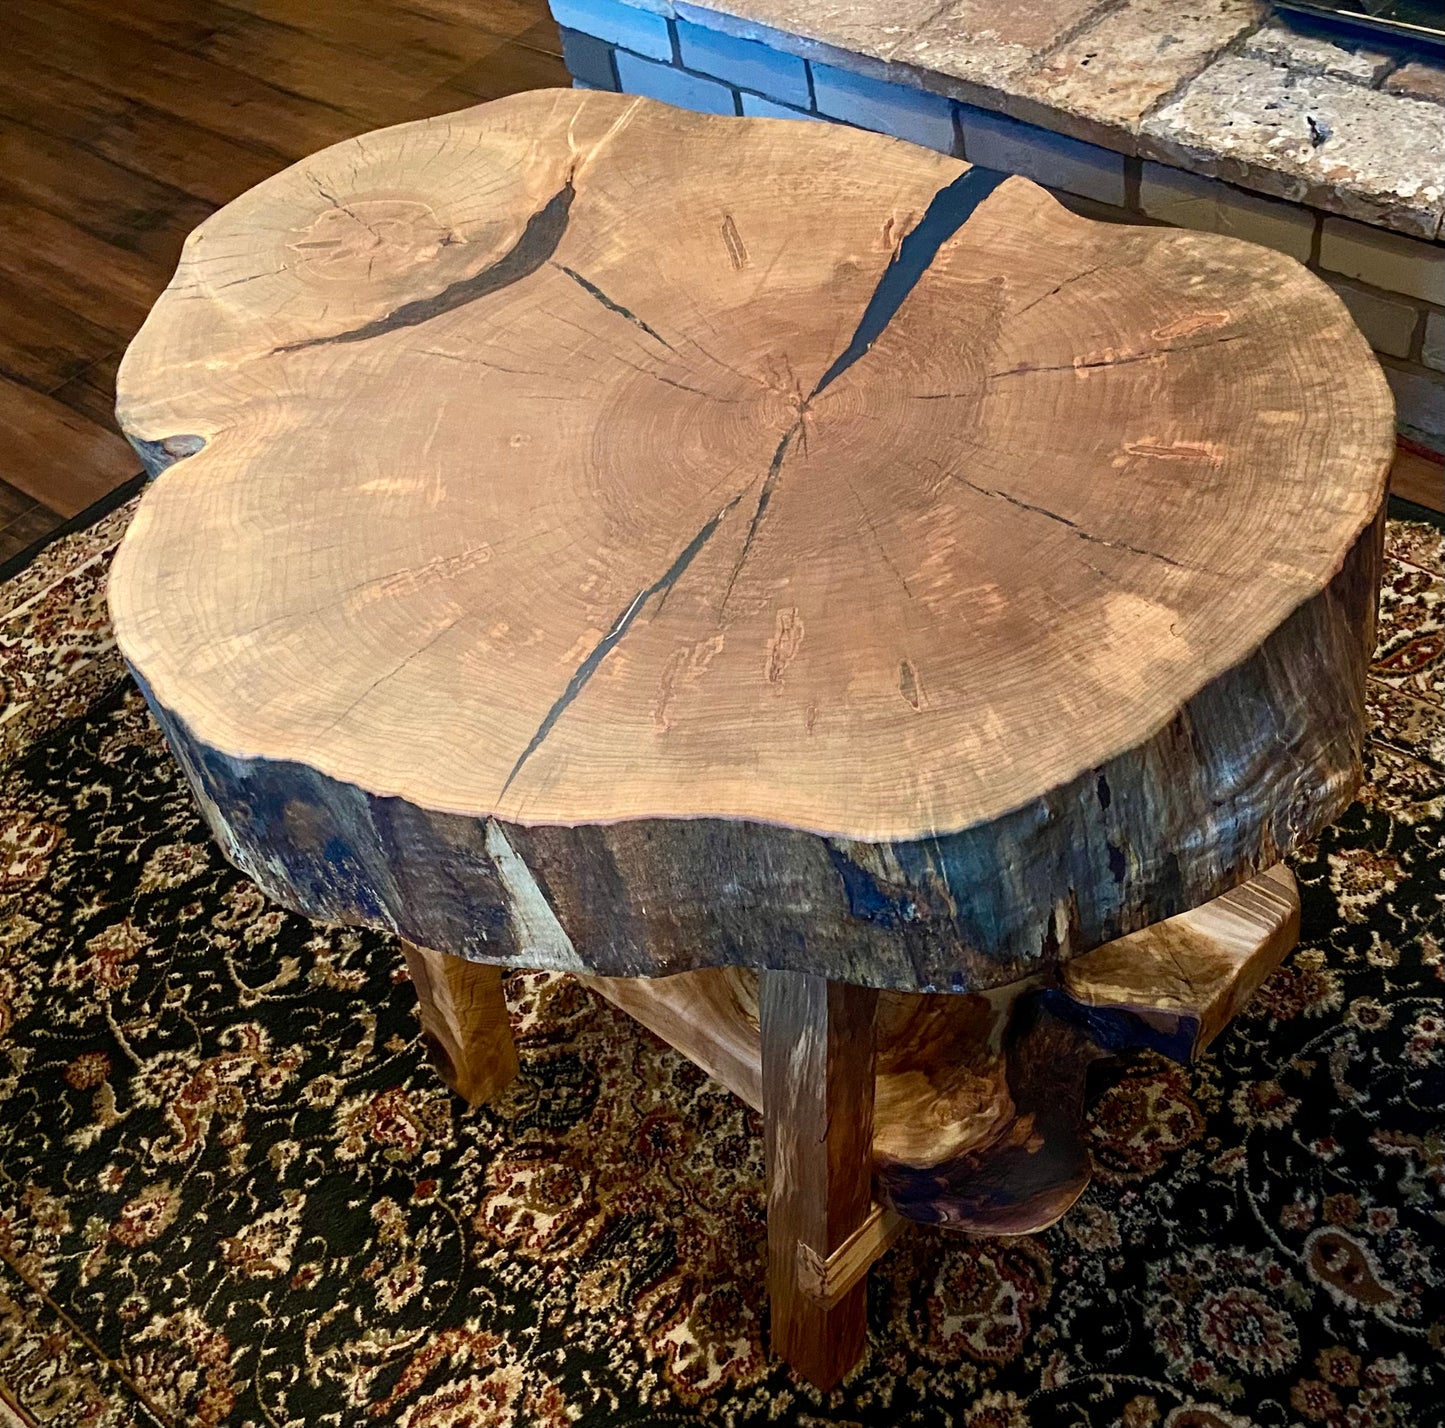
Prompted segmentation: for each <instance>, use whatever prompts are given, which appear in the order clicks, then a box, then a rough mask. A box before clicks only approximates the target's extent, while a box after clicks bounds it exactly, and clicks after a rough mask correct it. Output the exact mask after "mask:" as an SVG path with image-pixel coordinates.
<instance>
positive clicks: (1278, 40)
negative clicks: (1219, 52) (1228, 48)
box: [1244, 20, 1394, 84]
mask: <svg viewBox="0 0 1445 1428" xmlns="http://www.w3.org/2000/svg"><path fill="white" fill-rule="evenodd" d="M1331 33H1332V34H1333V33H1335V32H1333V31H1332V32H1331ZM1244 53H1245V54H1247V55H1253V56H1254V57H1255V58H1256V59H1264V60H1269V61H1270V63H1271V64H1278V65H1284V66H1285V67H1286V68H1288V69H1292V70H1294V71H1295V72H1296V73H1298V74H1328V75H1331V76H1332V77H1333V78H1335V79H1350V80H1354V82H1355V83H1356V84H1373V83H1374V82H1375V81H1376V80H1377V79H1379V78H1380V76H1381V75H1382V74H1384V73H1385V71H1386V70H1387V69H1389V68H1390V65H1391V64H1392V63H1393V62H1394V61H1393V59H1392V58H1391V56H1389V55H1387V54H1381V53H1380V52H1379V51H1378V50H1372V49H1368V48H1366V47H1364V46H1359V47H1356V46H1354V45H1349V46H1348V47H1347V46H1346V45H1343V44H1337V43H1335V41H1334V40H1332V39H1327V38H1326V37H1325V35H1324V34H1323V33H1321V32H1319V31H1316V30H1314V29H1313V28H1312V27H1308V26H1302V25H1295V24H1289V23H1286V22H1285V21H1283V20H1275V21H1273V22H1272V23H1270V24H1268V25H1266V26H1264V28H1263V29H1261V30H1259V31H1257V32H1256V33H1255V34H1253V35H1251V36H1250V37H1249V38H1248V39H1247V40H1246V41H1245V42H1244Z"/></svg>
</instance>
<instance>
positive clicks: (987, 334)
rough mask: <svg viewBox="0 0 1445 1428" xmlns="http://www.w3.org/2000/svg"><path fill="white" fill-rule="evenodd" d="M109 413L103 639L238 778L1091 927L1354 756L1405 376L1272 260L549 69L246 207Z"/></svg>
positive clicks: (1211, 876) (170, 308)
mask: <svg viewBox="0 0 1445 1428" xmlns="http://www.w3.org/2000/svg"><path fill="white" fill-rule="evenodd" d="M118 391H119V414H120V418H121V421H122V424H123V427H124V429H125V430H126V432H127V433H128V435H130V437H131V438H132V440H133V441H135V442H136V443H137V444H138V445H139V446H140V447H141V449H142V450H143V451H144V452H146V453H148V454H149V455H150V456H151V458H152V460H153V463H154V464H155V466H156V467H157V468H160V467H165V469H164V470H163V471H162V472H161V474H160V475H159V476H158V479H157V480H156V481H155V482H154V484H153V486H152V487H151V489H150V491H149V493H148V494H147V496H146V498H145V499H144V501H143V502H142V503H141V506H140V509H139V512H138V514H137V516H136V519H135V521H134V523H133V524H132V526H131V528H130V531H129V533H128V535H127V537H126V540H125V542H124V545H123V547H122V549H121V551H120V554H119V556H118V558H117V561H116V564H115V570H114V574H113V577H112V584H111V597H110V598H111V605H112V610H113V613H114V619H115V625H116V630H117V636H118V639H119V642H120V645H121V648H122V650H123V652H124V654H125V656H126V658H127V660H128V661H129V662H130V664H131V666H132V668H133V669H134V670H135V671H136V673H137V675H138V677H139V678H140V679H141V681H142V682H143V684H144V686H145V687H146V689H147V691H148V693H149V695H150V697H151V699H152V702H153V705H154V706H155V707H156V708H157V709H158V711H162V712H163V713H164V716H165V719H166V721H167V727H168V729H169V730H171V731H172V733H173V736H175V737H184V738H185V739H186V740H188V741H190V742H191V743H193V744H194V746H195V747H196V748H197V749H199V750H202V751H204V752H205V753H206V754H207V755H214V756H215V757H216V758H217V759H221V760H229V761H231V762H232V763H233V764H235V765H236V767H240V766H245V767H246V768H249V769H255V768H258V767H261V766H267V767H270V768H272V769H282V768H285V769H300V770H304V771H305V772H306V776H307V777H308V778H313V779H320V780H322V781H329V782H330V783H332V784H335V785H336V786H337V787H340V788H344V789H346V790H350V791H351V793H352V794H355V795H356V796H359V797H364V798H366V799H370V800H390V801H395V802H398V803H400V804H402V805H405V806H406V807H407V808H409V809H411V810H413V811H414V812H415V813H416V814H417V816H419V817H432V816H436V817H441V818H457V819H463V820H489V821H494V822H495V823H496V824H497V825H498V826H499V827H501V828H503V829H507V830H518V831H525V830H533V831H534V832H537V833H538V836H541V833H540V830H547V829H555V830H561V829H583V828H587V827H598V826H613V825H620V824H642V825H646V826H647V827H651V828H659V827H661V826H666V827H667V828H669V829H671V830H673V833H674V834H675V835H676V836H682V835H681V834H680V833H679V832H678V830H681V829H682V828H683V827H684V826H685V825H686V824H687V823H688V822H690V821H697V820H702V821H722V822H724V823H728V824H732V825H736V826H737V827H747V828H754V829H759V828H768V827H770V828H773V829H776V830H786V831H789V832H800V833H806V834H809V835H814V836H819V837H822V838H826V839H834V840H843V841H844V842H846V843H847V844H848V845H849V846H852V845H855V844H856V845H860V846H863V847H864V848H865V849H867V848H873V849H876V848H878V847H887V846H890V845H893V844H899V843H902V844H906V845H908V846H910V847H917V846H921V845H922V844H923V843H926V842H927V841H928V840H930V839H939V838H944V837H949V836H953V835H958V836H962V835H964V834H970V833H972V834H977V835H978V837H979V838H980V839H985V838H987V839H990V840H992V842H993V843H996V844H1000V846H1001V851H1000V852H999V853H998V858H999V859H1000V860H1001V861H1000V862H999V866H1000V867H1003V868H1011V867H1017V866H1020V863H1021V860H1022V862H1025V863H1032V864H1033V865H1035V866H1034V872H1033V873H1031V874H1030V875H1029V878H1028V879H1024V881H1027V882H1028V883H1029V885H1028V887H1025V886H1024V881H1020V882H1019V884H1018V886H1016V887H1013V888H1012V889H1011V893H1010V895H1011V896H1015V898H1016V899H1017V898H1023V899H1025V900H1032V901H1035V902H1038V903H1041V906H1042V908H1043V909H1044V911H1045V913H1046V915H1047V916H1049V917H1054V913H1055V912H1057V913H1058V916H1057V917H1056V918H1054V920H1055V922H1056V923H1059V924H1060V925H1062V924H1065V923H1067V924H1069V925H1071V926H1072V925H1076V924H1077V926H1078V928H1081V929H1085V930H1079V931H1078V940H1079V943H1080V945H1083V943H1085V942H1088V943H1089V944H1090V945H1093V944H1095V943H1097V941H1098V940H1100V938H1101V936H1102V934H1103V933H1104V932H1105V931H1107V932H1109V933H1111V935H1119V934H1120V933H1121V932H1123V931H1128V930H1131V928H1133V927H1137V926H1142V925H1144V924H1145V922H1147V921H1149V920H1153V919H1154V918H1155V917H1158V916H1168V915H1173V914H1174V913H1177V912H1180V911H1183V910H1184V909H1185V908H1186V907H1187V906H1192V905H1194V904H1196V903H1197V902H1200V901H1203V900H1205V899H1206V898H1208V897H1212V896H1215V895H1217V894H1218V893H1219V892H1221V891H1223V890H1224V888H1225V887H1227V886H1230V885H1232V884H1233V883H1234V882H1237V881H1238V880H1239V879H1240V878H1241V877H1244V876H1247V875H1248V874H1249V873H1250V872H1253V871H1257V870H1258V869H1260V868H1262V867H1265V866H1268V865H1269V864H1270V863H1272V862H1274V861H1275V860H1276V859H1277V858H1278V856H1279V855H1280V854H1281V852H1283V851H1287V850H1288V847H1289V846H1291V845H1292V843H1293V842H1294V841H1295V840H1296V839H1297V838H1298V837H1301V836H1308V834H1309V833H1310V832H1311V831H1312V830H1313V829H1314V828H1316V827H1317V826H1318V825H1319V824H1320V822H1321V821H1322V820H1323V819H1325V818H1327V817H1329V816H1332V815H1333V813H1334V812H1335V811H1337V810H1338V808H1339V807H1340V806H1341V804H1342V801H1343V799H1344V798H1346V797H1347V796H1348V792H1349V789H1350V788H1351V787H1352V786H1353V781H1354V779H1355V778H1356V777H1357V774H1358V758H1359V740H1360V736H1361V733H1362V730H1363V718H1364V715H1363V701H1362V698H1361V697H1360V696H1359V693H1358V689H1357V686H1358V685H1359V683H1360V681H1361V679H1362V673H1361V670H1362V660H1363V658H1365V657H1367V656H1368V646H1369V642H1370V639H1371V632H1372V629H1373V599H1374V586H1373V583H1372V582H1373V581H1374V580H1375V579H1376V578H1377V573H1376V572H1377V560H1378V530H1379V516H1380V512H1381V510H1382V503H1383V499H1384V490H1385V479H1386V472H1387V469H1388V465H1389V460H1390V457H1391V455H1392V452H1393V433H1392V425H1391V403H1390V397H1389V394H1388V390H1387V388H1386V386H1385V383H1384V380H1383V378H1382V376H1381V374H1380V372H1379V369H1378V367H1377V366H1376V364H1375V362H1374V360H1373V358H1372V357H1371V355H1370V353H1369V351H1368V348H1367V346H1366V344H1365V342H1364V339H1363V338H1362V337H1361V336H1360V335H1359V333H1358V332H1357V331H1356V329H1355V327H1354V325H1353V323H1352V322H1351V320H1350V318H1349V316H1348V314H1347V313H1346V311H1345V309H1344V307H1343V305H1342V304H1341V303H1340V302H1339V300H1338V299H1337V298H1336V297H1335V296H1334V295H1333V294H1332V293H1330V292H1329V290H1328V289H1327V288H1325V287H1324V285H1323V284H1321V283H1320V282H1319V281H1318V280H1317V279H1316V278H1314V277H1313V276H1311V275H1310V274H1309V273H1308V272H1306V271H1305V270H1304V269H1303V268H1302V267H1300V266H1299V265H1298V264H1297V263H1295V262H1293V261H1292V260H1290V259H1288V258H1285V257H1283V256H1281V255H1279V254H1276V253H1272V252H1269V251H1267V250H1265V249H1262V248H1258V247H1254V246H1252V245H1248V244H1245V243H1242V242H1239V241H1237V240H1232V239H1228V238H1224V237H1220V236H1217V235H1212V234H1199V233H1187V232H1179V231H1172V230H1167V229H1161V228H1129V227H1120V226H1114V225H1104V224H1099V223H1095V222H1093V221H1090V220H1087V219H1083V218H1080V217H1077V216H1075V215H1073V214H1071V213H1069V212H1068V211H1066V210H1065V209H1064V208H1062V207H1061V206H1060V205H1059V204H1058V203H1056V202H1055V201H1054V200H1053V199H1052V198H1051V197H1050V196H1049V195H1048V194H1047V193H1045V192H1044V191H1043V190H1042V189H1040V188H1038V187H1036V186H1035V185H1033V184H1032V183H1030V182H1028V181H1026V180H1024V179H1020V178H1010V177H1006V176H1004V175H1001V174H998V173H994V172H991V171H988V170H984V169H980V168H970V167H969V166H968V165H967V164H965V163H963V162H961V161H959V160H955V159H951V158H947V157H944V156H941V155H938V154H935V153H932V152H929V151H926V150H923V149H919V148H916V147H913V146H911V145H909V144H906V143H902V142H899V141H896V140H892V139H888V138H885V137H882V136H877V135H872V134H868V133H865V132H862V131H859V130H854V129H848V128H842V127H832V126H827V125H821V124H818V125H813V124H806V125H805V124H789V123H786V122H783V121H771V120H753V119H748V120H742V119H731V118H719V117H714V116H705V115H698V114H692V113H685V112H682V111H678V110H675V109H671V108H669V107H666V106H663V105H660V104H657V103H654V102H652V101H649V100H646V99H635V98H631V97H627V96H620V95H612V94H605V93H591V92H583V91H575V92H574V91H539V92H533V93H529V94H523V95H517V96H513V97H511V98H508V99H504V100H500V101H497V102H495V103H492V104H489V105H483V106H481V107H478V108H476V109H472V110H467V111H464V112H461V113H457V114H451V115H446V116H442V117H440V118H437V119H434V120H428V121H424V122H421V123H415V124H407V125H402V126H399V127H397V128H393V129H387V130H382V131H379V132H377V133H373V134H368V135H364V136H362V137H360V138H357V139H354V140H349V141H346V142H344V143H341V144H338V145H336V146H334V147H332V148H330V149H326V150H324V151H322V152H321V153H319V154H317V155H315V156H314V157H312V158H311V159H308V160H305V161H303V162H302V163H300V164H297V165H296V166H294V167H293V168H290V169H288V170H286V171H285V172H283V173H281V174H279V175H277V176H275V177H274V178H271V179H269V180H267V181H266V182H265V183H263V184H261V185H260V186H259V187H257V188H255V189H253V190H251V191H250V192H249V193H247V194H245V195H243V196H242V197H241V198H239V199H237V200H235V201H234V202H233V203H231V204H229V205H227V206H226V207H225V208H224V209H222V210H221V211H220V212H219V213H217V214H216V215H215V216H214V217H212V218H211V219H209V220H208V221H207V222H206V223H204V224H203V225H202V226H201V227H200V228H199V229H197V230H196V232H195V233H194V234H193V235H192V237H191V238H190V240H189V241H188V243H187V246H186V249H185V253H184V256H183V259H182V262H181V266H180V269H179V271H178V272H177V274H176V276H175V279H174V281H173V282H172V284H171V285H170V287H169V288H168V289H167V291H166V292H165V294H164V295H163V297H162V298H161V299H160V301H159V303H158V304H157V306H156V307H155V309H154V311H153V312H152V313H151V315H150V318H149V319H148V321H147V322H146V324H145V326H144V328H143V329H142V331H141V333H140V335H139V336H138V337H137V339H136V341H135V343H134V344H133V346H132V347H131V348H130V350H129V352H128V353H127V355H126V358H125V361H124V363H123V365H122V368H121V371H120V377H119V383H118ZM177 457H181V458H182V459H175V458H177ZM228 777H229V775H228ZM1111 790H1112V792H1111ZM213 792H214V800H215V803H216V805H217V807H219V808H220V809H221V810H222V814H224V813H225V805H226V802H227V798H228V795H227V794H226V793H225V792H224V790H222V791H219V792H216V791H214V790H213ZM1111 810H1112V811H1111ZM1096 825H1097V826H1096ZM1106 825H1107V826H1106ZM1050 830H1052V831H1050ZM619 836H620V835H619ZM242 841H244V839H242ZM1193 844H1199V847H1198V848H1195V847H1193V846H1192V845H1193ZM1206 845H1207V846H1206ZM980 846H982V844H980ZM1050 849H1052V850H1053V851H1050ZM1060 849H1062V850H1065V851H1063V852H1060V851H1059V850H1060ZM1200 849H1203V851H1200ZM1070 850H1072V851H1070ZM755 852H756V850H755ZM523 856H524V859H525V854H524V855H523ZM740 856H741V855H740ZM880 856H881V855H880ZM1061 859H1062V861H1060V860H1061ZM1080 859H1082V860H1083V861H1084V862H1086V863H1088V864H1089V867H1090V869H1091V871H1090V872H1088V873H1087V874H1086V875H1081V874H1079V873H1077V871H1076V869H1075V868H1074V867H1073V866H1072V862H1071V860H1074V861H1076V860H1080ZM1171 860H1172V861H1171ZM253 861H254V860H253ZM986 861H987V860H985V862H986ZM885 862H886V858H885ZM1065 864H1070V865H1069V866H1065ZM970 868H971V871H970V876H971V877H978V876H990V875H989V874H987V871H986V868H985V866H984V863H979V862H977V860H975V861H974V863H973V864H971V865H970ZM874 872H875V873H877V874H878V875H879V876H884V877H893V876H895V875H896V876H897V877H898V878H901V879H902V880H903V881H904V882H909V883H912V884H919V882H920V879H921V880H922V881H923V882H926V881H927V876H926V875H925V874H924V873H922V872H919V871H917V870H914V871H911V872H910V871H906V870H905V871H904V872H899V871H898V869H896V868H893V869H892V870H891V871H890V869H889V868H883V869H882V871H881V872H879V870H878V869H875V870H874ZM870 875H871V874H870ZM940 876H943V878H944V881H945V882H947V881H948V876H945V875H942V874H940ZM1085 876H1086V877H1091V878H1097V879H1098V880H1099V881H1100V882H1102V883H1107V882H1108V881H1109V880H1110V879H1112V881H1113V883H1114V884H1115V885H1116V893H1110V894H1109V896H1110V897H1111V898H1113V903H1112V904H1111V905H1112V906H1113V912H1111V913H1110V915H1109V916H1108V917H1107V918H1103V919H1102V921H1101V920H1099V919H1095V921H1098V923H1099V925H1098V926H1097V927H1095V928H1094V929H1093V930H1092V931H1090V930H1087V929H1088V928H1089V927H1090V926H1091V925H1092V924H1091V923H1090V918H1091V916H1092V914H1081V915H1079V916H1076V915H1075V913H1074V912H1073V911H1071V910H1070V907H1069V904H1070V901H1071V899H1072V900H1074V901H1080V900H1082V901H1086V902H1087V900H1088V898H1087V897H1083V898H1081V897H1080V895H1079V894H1078V892H1077V888H1078V885H1079V883H1080V881H1081V877H1085ZM1030 879H1032V881H1030ZM845 881H846V879H845ZM1118 888H1123V889H1124V891H1123V892H1117V889H1118ZM856 891H857V890H856V888H855V889H853V891H852V892H850V896H853V895H854V894H855V893H856ZM1106 900H1107V899H1106ZM944 901H945V902H946V901H947V898H945V899H944ZM1115 914H1117V915H1115ZM919 915H920V916H923V915H925V914H922V913H921V914H919ZM950 915H952V914H950ZM1106 924H1107V925H1106ZM1020 935H1023V934H1022V933H1020ZM1028 937H1029V938H1030V939H1032V940H1034V941H1037V939H1038V928H1037V927H1036V926H1035V927H1032V929H1031V930H1030V931H1029V932H1028ZM985 940H987V939H985ZM1045 940H1047V937H1045Z"/></svg>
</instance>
